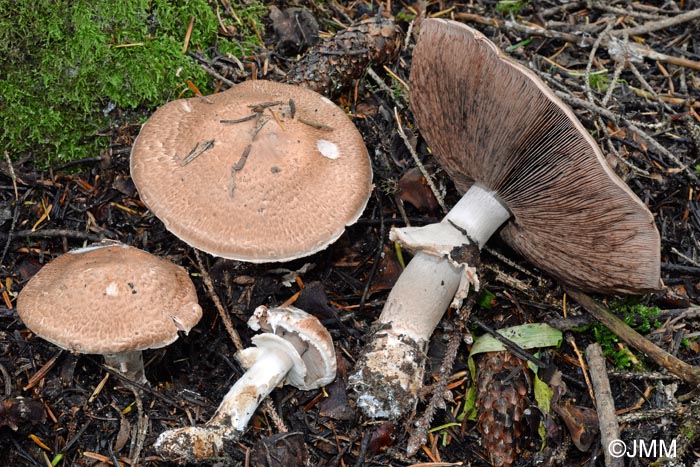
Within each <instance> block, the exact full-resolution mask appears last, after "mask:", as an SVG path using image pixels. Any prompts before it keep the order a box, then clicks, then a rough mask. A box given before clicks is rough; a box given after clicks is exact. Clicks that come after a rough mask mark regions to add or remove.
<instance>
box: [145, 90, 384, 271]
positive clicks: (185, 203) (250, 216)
mask: <svg viewBox="0 0 700 467" xmlns="http://www.w3.org/2000/svg"><path fill="white" fill-rule="evenodd" d="M131 176H132V178H133V181H134V183H135V184H136V187H137V188H138V191H139V194H140V195H141V199H142V201H143V202H144V203H145V204H146V206H148V208H149V209H150V210H151V211H153V213H154V214H155V215H156V216H157V217H158V218H160V219H161V220H162V221H163V223H164V224H165V226H166V227H167V228H168V230H170V231H171V232H172V233H174V234H175V235H176V236H177V237H179V238H180V239H182V240H183V241H185V242H186V243H188V244H189V245H191V246H193V247H195V248H197V249H200V250H203V251H205V252H207V253H210V254H212V255H215V256H219V257H223V258H228V259H236V260H241V261H249V262H253V263H263V262H272V261H289V260H293V259H296V258H299V257H302V256H307V255H310V254H313V253H316V252H318V251H320V250H322V249H324V248H326V247H327V246H328V245H329V244H330V243H332V242H333V241H335V240H336V239H337V238H338V237H339V236H340V235H341V234H342V233H343V231H344V230H345V227H346V226H347V225H350V224H352V223H354V222H355V221H356V220H357V219H358V218H359V216H360V214H361V213H362V211H363V210H364V208H365V205H366V204H367V200H368V199H369V194H370V192H371V189H372V184H371V179H372V169H371V165H370V161H369V156H368V154H367V149H366V148H365V145H364V142H363V140H362V136H361V135H360V133H359V132H358V131H357V129H356V128H355V126H354V125H353V123H352V121H350V119H349V118H348V117H347V116H346V115H345V113H344V112H343V110H342V109H341V108H340V107H338V106H336V105H335V104H333V103H332V102H331V101H330V100H328V99H327V98H325V97H323V96H321V95H320V94H317V93H315V92H313V91H310V90H308V89H305V88H302V87H299V86H292V85H288V84H282V83H276V82H271V81H263V80H256V81H246V82H243V83H240V84H237V85H235V86H234V87H233V88H231V89H229V90H227V91H224V92H221V93H217V94H213V95H211V96H208V97H206V98H201V97H196V98H191V99H180V100H176V101H172V102H170V103H168V104H166V105H164V106H162V107H161V108H159V109H158V110H157V111H156V112H155V113H154V114H153V115H152V116H151V118H150V119H149V120H148V121H147V122H146V123H145V124H144V126H143V128H142V129H141V133H140V134H139V136H138V138H137V139H136V141H135V143H134V147H133V149H132V152H131Z"/></svg>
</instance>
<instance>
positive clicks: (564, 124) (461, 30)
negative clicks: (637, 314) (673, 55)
mask: <svg viewBox="0 0 700 467" xmlns="http://www.w3.org/2000/svg"><path fill="white" fill-rule="evenodd" d="M410 100H411V108H412V110H413V113H414V116H415V119H416V122H417V124H418V126H419V127H420V128H421V131H422V134H423V136H424V138H425V139H426V141H427V142H428V144H429V145H430V147H431V149H432V152H433V153H434V154H435V157H436V158H437V159H438V161H439V162H440V164H441V166H442V167H443V168H444V169H445V171H446V172H447V173H448V174H449V175H450V177H451V178H452V180H453V181H454V183H455V185H456V187H457V189H458V190H459V191H460V192H462V193H464V195H463V196H462V198H461V199H460V200H459V201H458V202H457V204H456V205H455V206H454V207H453V208H452V209H451V210H450V212H449V213H448V214H447V215H446V217H445V218H444V219H443V221H442V222H440V223H437V224H432V225H427V226H424V227H407V228H401V229H394V230H393V231H392V233H391V238H392V239H395V240H398V241H399V242H401V244H402V245H403V246H405V247H407V248H408V249H409V250H412V251H413V252H415V256H414V257H413V259H412V260H411V262H410V263H409V265H408V267H407V268H406V269H405V270H404V271H403V273H402V274H401V276H400V278H399V279H398V282H397V283H396V285H395V286H394V288H393V289H392V291H391V293H390V294H389V297H388V299H387V302H386V304H385V306H384V309H383V311H382V313H381V316H380V317H379V319H378V323H377V324H376V328H375V329H376V330H375V331H374V335H373V337H372V338H371V339H370V340H369V343H368V344H367V345H366V346H365V348H364V349H363V354H362V355H361V357H360V359H359V361H358V364H357V366H356V369H355V373H354V374H353V375H351V377H350V382H351V385H352V386H353V388H354V390H355V392H356V393H357V400H358V405H359V406H360V407H361V408H362V410H363V412H364V413H365V414H366V415H368V416H370V417H376V418H398V417H400V416H401V415H402V414H404V413H406V412H408V411H410V410H412V409H413V408H414V407H415V404H416V394H417V392H418V389H419V388H420V386H421V384H422V377H423V368H424V362H425V350H426V346H427V343H428V340H429V338H430V335H431V334H432V332H433V330H434V328H435V327H436V326H437V324H438V322H439V321H440V319H441V317H442V315H443V314H444V312H445V310H446V309H447V307H448V306H450V305H452V306H459V302H460V300H461V299H462V298H464V297H465V296H466V293H467V291H468V290H469V288H470V286H473V287H475V288H476V287H478V278H477V277H476V270H475V269H474V268H473V266H474V264H473V262H472V264H464V263H462V262H459V261H456V260H454V259H453V258H452V255H451V254H452V253H453V252H457V251H458V250H454V249H455V248H461V249H462V250H464V245H469V247H467V250H469V248H471V249H472V250H474V251H473V252H472V253H477V254H478V248H481V247H482V246H483V245H484V244H485V243H486V241H488V239H489V238H490V237H491V236H492V235H493V234H494V232H496V231H497V230H498V229H499V228H500V229H501V230H500V234H501V236H502V238H503V239H504V240H505V241H506V242H507V243H508V244H509V245H510V246H511V247H512V248H513V249H514V250H515V251H516V252H518V253H520V254H521V255H522V256H524V257H525V258H528V259H529V261H530V262H531V263H532V264H534V265H535V266H537V267H539V268H541V269H542V270H543V271H546V272H547V273H549V274H550V275H551V276H553V277H554V278H556V279H557V280H559V281H561V282H562V283H564V284H567V285H569V286H573V287H576V288H579V289H581V290H589V291H590V290H595V291H599V292H609V293H643V292H648V291H652V290H656V289H658V288H659V286H660V276H659V275H660V272H659V271H660V265H659V256H660V249H659V233H658V231H657V230H656V227H655V225H654V219H653V217H652V215H651V213H650V212H649V210H648V209H647V208H646V206H645V205H644V203H642V201H640V200H639V199H638V198H637V197H636V196H635V195H634V193H633V192H632V191H631V190H630V189H629V188H628V187H627V186H626V185H625V184H624V182H622V181H621V180H620V179H619V178H618V177H617V176H616V175H615V174H614V172H613V171H612V170H611V169H610V168H609V167H608V165H607V164H606V161H605V158H604V156H603V154H602V152H601V150H600V148H599V147H598V146H597V145H596V143H595V141H594V140H593V138H592V137H591V136H590V135H589V133H588V131H586V129H585V128H584V127H583V125H581V123H580V122H579V121H578V120H577V119H576V116H575V115H574V113H573V111H572V110H571V109H570V108H569V107H567V106H566V105H565V104H564V103H563V102H562V101H561V100H560V99H559V98H557V97H556V95H555V94H554V93H553V92H552V91H551V90H550V89H549V88H548V87H547V86H546V85H545V84H544V83H543V82H542V81H541V80H540V79H539V78H538V77H537V76H536V75H535V74H534V73H533V72H532V71H530V70H529V69H527V68H526V67H524V66H523V65H520V64H519V63H517V62H515V61H514V60H512V59H510V58H508V57H506V56H505V55H503V53H502V52H501V51H500V50H499V49H498V48H497V47H496V46H495V45H494V44H493V43H491V42H490V41H489V40H488V39H486V38H485V37H484V36H483V35H482V34H481V33H479V32H478V31H476V30H474V29H471V28H469V27H467V26H465V25H463V24H461V23H458V22H454V21H449V20H436V19H429V20H425V21H423V22H422V23H421V32H420V37H419V39H418V43H417V44H416V47H415V49H414V52H413V59H412V68H411V76H410ZM473 256H474V255H473Z"/></svg>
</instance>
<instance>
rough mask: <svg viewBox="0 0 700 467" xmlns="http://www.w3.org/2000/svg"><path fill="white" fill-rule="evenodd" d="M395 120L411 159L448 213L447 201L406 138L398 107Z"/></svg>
mask: <svg viewBox="0 0 700 467" xmlns="http://www.w3.org/2000/svg"><path fill="white" fill-rule="evenodd" d="M394 118H395V119H396V130H397V131H398V132H399V136H401V139H402V140H403V143H404V145H405V146H406V149H408V152H410V153H411V157H413V161H414V162H415V163H416V166H418V169H419V170H420V172H421V173H422V174H423V177H425V181H426V182H427V183H428V186H429V187H430V191H432V192H433V195H434V196H435V199H436V200H437V202H438V204H439V205H440V208H441V209H442V212H447V207H446V206H445V200H444V199H443V198H442V195H441V194H440V192H439V191H438V189H437V187H436V186H435V182H433V177H431V176H430V174H429V173H428V171H427V170H426V168H425V166H424V165H423V163H422V162H421V161H420V159H419V158H418V154H416V150H415V149H413V146H412V145H411V142H410V141H409V140H408V136H406V132H405V131H403V126H402V125H401V118H400V117H399V111H398V109H396V107H394Z"/></svg>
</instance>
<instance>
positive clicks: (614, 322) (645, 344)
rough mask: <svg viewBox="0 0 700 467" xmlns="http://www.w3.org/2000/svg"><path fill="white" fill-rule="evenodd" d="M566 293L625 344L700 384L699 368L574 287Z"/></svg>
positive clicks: (685, 379)
mask: <svg viewBox="0 0 700 467" xmlns="http://www.w3.org/2000/svg"><path fill="white" fill-rule="evenodd" d="M566 293H567V294H568V295H569V296H570V297H571V298H573V299H574V300H576V301H577V302H578V303H579V304H580V305H581V306H582V307H583V308H585V309H586V310H587V311H588V312H589V313H590V314H591V315H593V317H594V318H595V319H597V320H598V321H600V322H601V323H603V324H604V325H605V326H607V327H608V328H609V329H610V330H611V331H612V332H613V333H615V334H616V335H617V336H618V337H620V339H622V340H623V341H624V342H626V343H627V344H629V345H631V346H632V347H634V348H635V349H637V350H639V351H640V352H642V353H644V354H646V355H647V356H648V357H649V358H651V359H652V360H653V361H655V362H656V363H657V364H659V365H661V366H662V367H664V368H666V369H667V370H668V371H670V372H671V373H673V374H674V375H676V376H678V377H680V378H681V379H682V380H683V381H686V382H687V383H690V384H693V385H696V386H697V385H700V368H698V367H695V366H693V365H689V364H687V363H685V362H684V361H682V360H680V359H679V358H676V357H674V356H673V355H671V354H670V353H668V352H666V351H665V350H663V349H661V348H659V347H657V346H656V345H654V344H652V343H651V342H649V340H647V339H646V338H644V336H642V335H641V334H639V333H638V332H637V331H635V330H634V329H632V328H631V327H629V326H628V325H627V324H625V322H624V321H622V320H621V319H620V318H618V317H617V316H615V315H614V314H612V313H611V312H610V311H608V309H607V308H606V307H605V306H603V305H602V304H600V303H598V302H597V301H596V300H594V299H593V298H591V297H589V296H588V295H586V294H585V293H583V292H580V291H578V290H575V289H568V288H567V289H566Z"/></svg>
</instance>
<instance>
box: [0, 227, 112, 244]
mask: <svg viewBox="0 0 700 467" xmlns="http://www.w3.org/2000/svg"><path fill="white" fill-rule="evenodd" d="M19 237H30V238H31V237H42V238H51V237H66V238H74V239H76V240H89V241H91V242H101V241H102V240H104V239H105V238H111V237H110V236H108V235H104V234H93V233H90V232H80V231H78V230H67V229H43V230H34V231H32V230H31V229H27V230H18V231H16V232H12V229H10V232H0V239H7V240H13V239H15V238H19Z"/></svg>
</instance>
